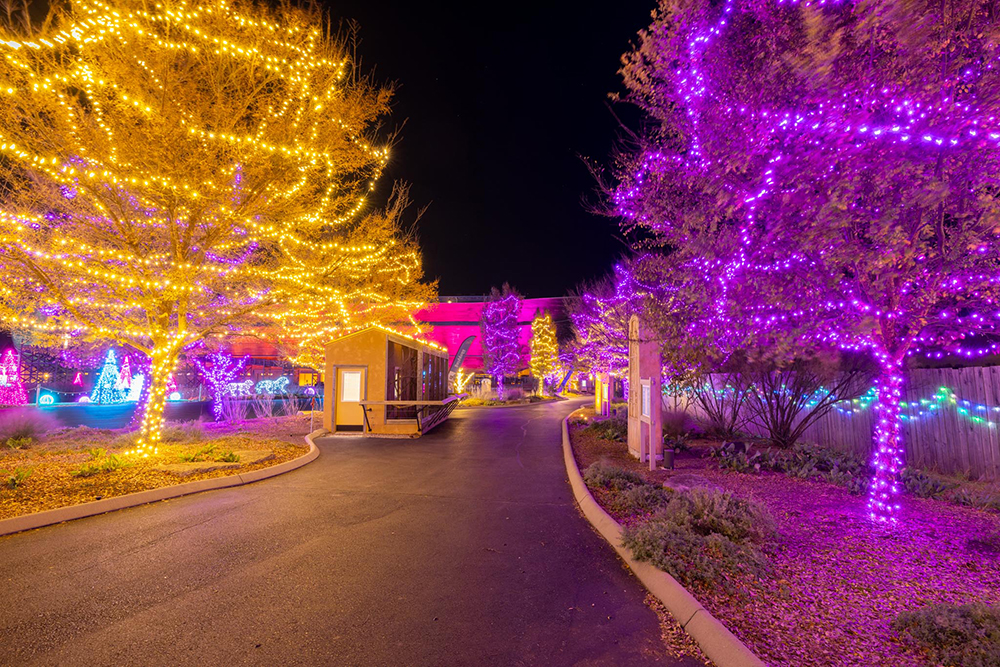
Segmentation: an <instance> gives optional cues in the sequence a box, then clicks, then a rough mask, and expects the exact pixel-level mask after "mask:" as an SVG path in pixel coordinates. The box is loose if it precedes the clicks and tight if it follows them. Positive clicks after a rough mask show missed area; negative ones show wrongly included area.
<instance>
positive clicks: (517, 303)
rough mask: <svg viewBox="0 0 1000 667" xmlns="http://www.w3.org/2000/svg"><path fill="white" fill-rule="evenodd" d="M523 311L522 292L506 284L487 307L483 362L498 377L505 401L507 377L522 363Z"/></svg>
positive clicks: (483, 319)
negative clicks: (520, 326) (519, 320)
mask: <svg viewBox="0 0 1000 667" xmlns="http://www.w3.org/2000/svg"><path fill="white" fill-rule="evenodd" d="M520 314H521V295H520V294H518V293H517V292H516V291H514V290H513V289H512V288H511V286H510V285H507V284H506V283H505V284H504V286H503V288H502V289H497V288H496V287H494V288H493V290H492V291H491V292H490V296H489V298H488V299H487V300H486V303H485V305H484V306H483V315H482V324H481V329H482V338H483V365H484V366H485V368H486V371H487V372H488V373H489V374H490V375H492V376H493V377H494V378H495V379H496V388H497V397H498V398H499V399H500V400H501V401H502V400H504V396H505V388H504V381H505V379H506V377H507V376H509V375H513V374H514V373H516V372H517V370H518V368H520V366H521V349H520V344H519V343H518V335H519V327H518V322H517V318H518V316H519V315H520Z"/></svg>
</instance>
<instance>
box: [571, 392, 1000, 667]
mask: <svg viewBox="0 0 1000 667" xmlns="http://www.w3.org/2000/svg"><path fill="white" fill-rule="evenodd" d="M585 412H586V411H581V412H578V413H574V417H578V416H579V415H581V414H584V413H585ZM590 414H591V417H590V418H591V419H592V412H591V413H590ZM586 426H587V424H586V423H581V422H580V421H579V420H577V421H574V419H571V426H570V438H571V442H572V445H573V450H574V455H575V457H576V461H577V463H578V465H579V466H580V469H581V470H582V471H586V470H587V468H588V467H589V466H591V465H592V464H595V463H598V462H603V463H604V464H605V467H606V469H607V470H611V469H612V467H615V468H620V469H624V471H628V472H627V473H626V475H631V476H633V477H635V476H638V477H635V478H636V479H638V478H641V479H642V480H645V482H647V483H652V484H651V485H649V486H645V485H644V486H642V487H641V488H639V489H636V490H633V491H631V492H630V493H631V494H632V495H631V496H630V497H629V498H630V500H629V502H630V503H631V504H630V505H628V506H629V507H632V508H633V509H632V510H631V511H624V512H623V511H622V509H621V508H622V506H623V503H622V502H621V498H622V496H615V493H616V491H615V489H614V485H613V484H611V486H607V487H605V488H601V487H600V486H599V485H596V484H594V485H592V491H593V492H594V495H595V498H597V500H598V502H601V503H602V505H604V506H605V509H606V510H608V511H609V513H611V514H612V516H614V517H615V519H616V520H618V521H619V522H620V523H622V524H623V526H625V528H626V533H628V532H629V526H632V527H633V529H637V527H638V526H640V525H646V524H645V523H644V522H646V521H648V520H649V519H650V517H651V516H654V515H655V512H656V511H662V510H655V509H652V510H649V511H648V512H643V511H636V510H635V509H634V508H635V507H636V506H638V505H641V503H642V502H643V500H642V498H640V496H649V495H650V494H653V495H657V496H658V497H659V496H664V497H666V498H668V499H669V498H671V497H676V496H673V495H672V494H675V493H676V492H675V491H670V490H669V489H668V490H667V493H666V494H663V493H662V492H661V491H658V490H657V489H658V488H660V487H662V486H663V484H664V482H666V483H667V486H669V487H673V488H677V489H686V488H690V487H696V488H699V489H702V488H706V487H707V488H708V489H715V491H712V493H716V494H718V493H719V491H722V492H731V494H732V497H733V498H734V499H736V501H735V502H743V503H749V506H752V507H758V508H759V507H761V506H763V508H766V509H765V510H764V511H765V512H767V513H768V514H769V515H770V517H773V523H774V526H773V529H771V530H773V531H774V532H773V536H772V537H770V538H768V539H767V540H766V541H764V542H763V543H762V544H761V545H760V546H759V547H755V548H754V550H752V552H751V551H748V552H746V553H747V554H750V553H753V554H758V551H759V553H760V554H762V560H763V562H764V566H763V568H762V572H763V573H761V571H758V570H757V569H755V568H749V567H748V568H746V571H744V570H743V569H741V568H737V569H735V570H732V571H729V572H725V573H723V574H719V573H718V572H714V573H713V575H712V576H710V577H704V578H700V577H699V576H695V573H693V572H691V571H690V568H693V567H695V566H693V565H691V563H692V562H693V561H691V560H686V561H684V562H683V565H681V567H682V568H689V569H688V570H683V571H681V572H679V573H677V574H675V576H677V578H679V579H684V578H686V579H688V581H683V582H682V583H684V584H685V586H687V587H688V589H689V590H690V591H691V593H692V594H694V595H695V596H696V597H697V598H698V599H699V601H700V602H701V603H702V604H703V605H705V607H706V608H708V609H709V611H711V613H712V614H713V615H714V616H716V617H717V618H718V619H719V620H721V621H722V622H723V623H724V624H725V625H726V626H727V627H728V628H729V629H730V630H731V631H732V632H733V633H734V634H736V636H737V637H739V638H740V639H741V640H742V641H743V642H744V643H745V644H746V645H747V646H748V647H749V648H750V649H751V650H753V651H754V652H755V653H756V654H757V655H758V656H760V658H761V659H762V660H764V661H765V662H767V663H768V664H773V665H788V666H795V667H798V666H801V665H810V666H813V665H829V666H837V667H840V666H843V665H857V666H865V667H869V666H873V665H893V666H897V665H898V666H915V665H939V664H946V665H965V664H968V665H978V666H982V667H986V666H989V665H994V666H995V665H1000V652H994V651H993V647H995V646H1000V644H996V643H995V642H998V641H1000V625H998V624H997V622H998V619H1000V617H998V616H996V614H995V609H996V608H997V606H998V605H1000V514H997V513H994V512H989V511H984V510H979V509H973V508H969V507H962V506H958V505H954V504H951V503H948V502H945V501H942V500H930V499H922V498H916V497H912V496H903V497H902V500H901V503H902V507H903V509H902V513H901V520H900V525H899V526H898V528H896V529H894V530H885V529H880V528H876V527H874V526H873V525H872V523H871V522H870V521H869V520H868V519H867V496H866V495H864V494H859V495H852V494H851V493H849V492H848V491H847V490H846V489H845V488H843V487H841V486H835V485H833V484H830V483H825V482H822V481H814V480H804V479H797V478H795V477H792V476H790V475H786V474H782V473H773V472H763V473H759V474H743V473H739V472H732V471H729V470H722V469H719V467H718V465H717V462H716V459H713V458H710V457H709V456H708V453H709V451H710V450H711V449H713V448H714V447H716V446H717V445H719V444H720V443H719V442H717V441H709V440H701V441H692V442H691V443H690V445H691V449H690V450H689V451H685V452H683V453H681V454H680V455H679V456H678V458H677V461H676V469H675V470H673V471H667V470H658V471H655V472H650V471H649V470H648V467H647V465H646V464H640V463H639V462H637V461H636V460H634V459H633V458H632V457H631V456H630V455H629V454H628V452H627V449H626V446H625V444H624V443H622V442H616V441H612V440H607V439H604V438H602V437H598V436H597V435H595V433H594V432H593V430H591V431H590V432H588V431H585V428H586ZM598 468H601V466H598ZM595 470H597V468H595ZM607 476H608V473H607V472H605V475H604V477H605V478H607ZM591 477H592V479H593V478H594V475H592V476H591ZM590 483H591V482H590V481H588V484H590ZM594 487H597V488H594ZM608 489H610V490H608ZM638 492H641V493H638ZM636 498H638V500H636ZM658 502H660V505H659V507H661V508H662V506H663V503H665V502H670V501H669V500H666V501H663V500H660V501H658ZM650 506H652V505H650ZM755 511H756V510H755ZM661 525H670V524H661ZM633 534H640V536H641V531H638V532H637V531H636V530H633ZM647 535H648V532H647ZM666 539H667V541H664V542H663V543H664V544H667V543H668V542H669V538H666ZM727 548H728V547H727ZM710 555H711V554H710ZM725 555H731V554H730V553H728V552H726V553H725ZM636 556H637V557H638V554H636ZM666 558H668V559H669V558H670V554H667V555H666ZM694 562H696V561H694ZM706 567H708V568H711V564H709V565H707V566H706ZM751 569H753V571H754V574H753V575H750V574H747V572H748V571H750V570H751ZM713 577H714V579H713ZM938 604H941V605H969V604H973V605H987V606H992V607H993V610H990V609H988V608H986V607H978V606H976V607H974V608H961V609H959V612H961V614H962V616H961V618H959V617H958V616H957V615H956V613H957V612H956V611H955V608H951V607H948V608H946V607H932V608H930V610H928V611H926V612H918V615H917V616H914V617H909V618H907V617H906V616H904V617H903V619H901V620H900V621H899V622H897V624H896V627H895V628H894V620H896V619H897V617H898V616H899V615H900V614H901V613H904V612H912V611H914V610H918V609H921V608H925V607H927V606H928V605H938ZM983 609H986V611H985V612H984V611H983ZM921 614H922V615H921ZM991 614H992V615H991ZM984 619H985V620H984ZM963 624H964V625H963ZM965 630H968V631H969V632H970V633H971V635H970V636H971V637H972V638H971V639H963V640H961V641H959V640H957V639H956V637H962V636H964V635H961V634H960V633H961V632H963V631H965ZM914 637H918V638H921V640H922V641H923V642H924V643H921V642H919V641H917V640H915V639H914ZM935 642H938V644H940V646H938V644H935ZM949 642H951V644H949ZM984 647H985V648H984ZM949 651H951V652H950V653H949ZM963 651H965V652H964V653H963ZM982 656H986V657H982Z"/></svg>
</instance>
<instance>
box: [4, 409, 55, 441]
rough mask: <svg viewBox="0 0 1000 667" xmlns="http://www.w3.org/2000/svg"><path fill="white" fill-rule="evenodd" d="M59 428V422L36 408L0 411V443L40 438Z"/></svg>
mask: <svg viewBox="0 0 1000 667" xmlns="http://www.w3.org/2000/svg"><path fill="white" fill-rule="evenodd" d="M58 427H59V421H58V420H57V419H56V418H55V417H53V416H52V415H50V414H48V413H47V412H42V411H41V410H37V409H35V408H11V409H7V410H0V441H3V442H8V441H10V440H11V439H12V438H29V439H31V440H38V439H39V437H40V436H41V435H42V434H44V433H46V432H48V431H51V430H53V429H56V428H58Z"/></svg>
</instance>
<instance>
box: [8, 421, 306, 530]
mask: <svg viewBox="0 0 1000 667" xmlns="http://www.w3.org/2000/svg"><path fill="white" fill-rule="evenodd" d="M325 432H326V431H324V430H323V429H319V430H316V431H313V432H312V433H310V434H309V435H307V436H306V444H308V445H309V451H308V452H306V453H305V454H303V455H302V456H300V457H298V458H296V459H292V460H291V461H285V462H284V463H280V464H278V465H276V466H271V467H269V468H261V469H260V470H253V471H251V472H248V473H243V474H239V475H226V476H225V477H212V478H210V479H200V480H198V481H195V482H185V483H184V484H174V485H173V486H163V487H160V488H158V489H149V490H148V491H138V492H136V493H128V494H126V495H124V496H116V497H114V498H105V499H103V500H94V501H92V502H89V503H81V504H79V505H70V506H69V507H57V508H56V509H53V510H46V511H44V512H35V513H34V514H25V515H23V516H15V517H12V518H10V519H0V536H3V535H11V534H13V533H20V532H23V531H25V530H33V529H35V528H44V527H45V526H52V525H54V524H57V523H63V522H64V521H72V520H74V519H83V518H85V517H88V516H96V515H98V514H106V513H108V512H114V511H115V510H122V509H126V508H128V507H136V506H137V505H145V504H147V503H155V502H157V501H160V500H169V499H170V498H179V497H180V496H187V495H190V494H192V493H201V492H202V491H212V490H214V489H226V488H229V487H232V486H242V485H244V484H250V483H252V482H258V481H260V480H262V479H267V478H269V477H276V476H277V475H281V474H284V473H286V472H291V471H292V470H295V469H296V468H301V467H302V466H304V465H305V464H307V463H310V462H312V461H314V460H315V459H316V457H317V456H319V449H318V448H317V447H316V443H314V442H313V438H314V437H317V436H319V435H320V434H322V433H325Z"/></svg>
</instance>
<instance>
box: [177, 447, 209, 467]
mask: <svg viewBox="0 0 1000 667" xmlns="http://www.w3.org/2000/svg"><path fill="white" fill-rule="evenodd" d="M213 452H215V445H205V446H204V447H202V448H200V449H198V450H196V451H194V452H191V453H188V454H181V455H180V459H181V461H184V462H185V463H195V462H198V461H206V460H208V458H209V457H210V456H211V455H212V454H213Z"/></svg>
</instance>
